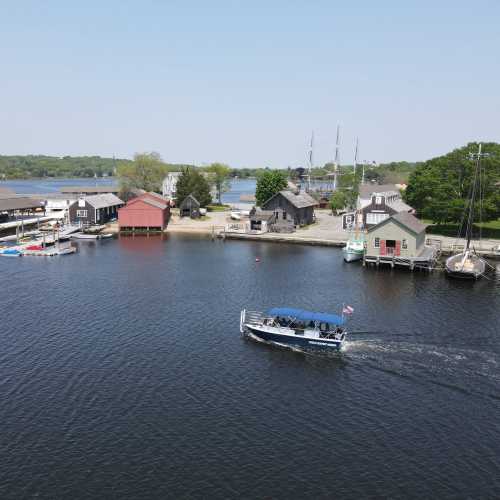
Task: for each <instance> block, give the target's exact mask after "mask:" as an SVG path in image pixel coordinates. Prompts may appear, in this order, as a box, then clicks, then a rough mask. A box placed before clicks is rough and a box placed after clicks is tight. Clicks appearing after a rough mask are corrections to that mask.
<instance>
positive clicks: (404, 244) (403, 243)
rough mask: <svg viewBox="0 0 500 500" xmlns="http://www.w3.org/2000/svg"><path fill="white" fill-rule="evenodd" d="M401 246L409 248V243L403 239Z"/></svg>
mask: <svg viewBox="0 0 500 500" xmlns="http://www.w3.org/2000/svg"><path fill="white" fill-rule="evenodd" d="M401 248H408V243H407V242H406V240H403V241H401Z"/></svg>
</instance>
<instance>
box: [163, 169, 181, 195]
mask: <svg viewBox="0 0 500 500" xmlns="http://www.w3.org/2000/svg"><path fill="white" fill-rule="evenodd" d="M181 173H182V172H169V173H168V174H167V176H166V177H165V179H163V183H162V185H161V192H162V194H163V196H164V197H165V198H167V199H169V200H173V199H175V198H176V196H177V181H178V180H179V177H180V176H181Z"/></svg>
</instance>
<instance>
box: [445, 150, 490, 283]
mask: <svg viewBox="0 0 500 500" xmlns="http://www.w3.org/2000/svg"><path fill="white" fill-rule="evenodd" d="M482 156H484V154H483V153H482V152H481V144H479V151H478V152H477V153H476V154H474V155H471V157H472V158H475V160H476V162H475V168H474V174H473V179H472V186H471V190H470V192H471V194H470V199H469V204H468V206H467V207H466V209H465V214H464V215H465V224H466V225H465V238H466V243H465V248H464V250H463V252H460V253H457V254H455V255H452V256H451V257H448V259H446V263H445V269H446V273H447V275H448V276H450V277H452V278H462V279H474V280H477V279H479V278H480V277H481V276H482V275H483V274H484V273H485V271H486V266H487V262H486V260H484V259H483V258H482V257H480V256H479V255H478V254H477V253H476V251H475V249H474V247H472V248H471V240H472V228H473V225H474V209H475V204H476V198H477V197H478V193H479V196H480V194H481V157H482ZM480 207H481V204H480Z"/></svg>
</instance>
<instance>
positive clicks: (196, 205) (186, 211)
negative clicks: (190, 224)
mask: <svg viewBox="0 0 500 500" xmlns="http://www.w3.org/2000/svg"><path fill="white" fill-rule="evenodd" d="M179 215H180V216H181V217H191V218H192V219H197V218H198V217H199V216H200V202H199V201H198V200H197V199H196V198H195V197H194V196H193V195H192V194H189V195H187V196H186V197H185V198H184V199H183V200H182V203H181V204H180V206H179Z"/></svg>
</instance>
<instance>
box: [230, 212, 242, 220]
mask: <svg viewBox="0 0 500 500" xmlns="http://www.w3.org/2000/svg"><path fill="white" fill-rule="evenodd" d="M231 219H233V220H241V212H236V211H233V212H231Z"/></svg>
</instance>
